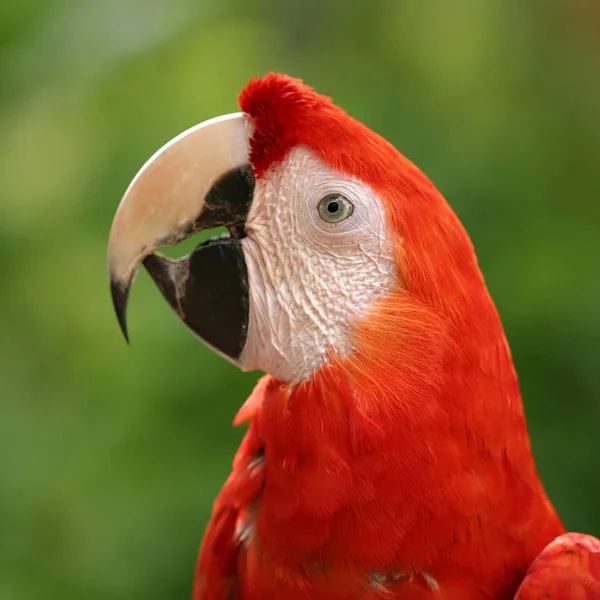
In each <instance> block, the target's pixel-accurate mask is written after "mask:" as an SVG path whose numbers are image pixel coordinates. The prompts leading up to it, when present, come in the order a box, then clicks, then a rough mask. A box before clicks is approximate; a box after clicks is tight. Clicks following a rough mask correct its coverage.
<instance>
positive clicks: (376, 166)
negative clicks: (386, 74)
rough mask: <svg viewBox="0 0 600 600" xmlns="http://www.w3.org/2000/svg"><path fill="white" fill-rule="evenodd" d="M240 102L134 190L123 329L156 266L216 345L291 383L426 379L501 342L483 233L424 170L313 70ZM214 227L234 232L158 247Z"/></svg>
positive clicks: (114, 241) (189, 135)
mask: <svg viewBox="0 0 600 600" xmlns="http://www.w3.org/2000/svg"><path fill="white" fill-rule="evenodd" d="M239 103H240V107H241V111H242V112H240V113H235V114H230V115H225V116H222V117H218V118H215V119H211V120H208V121H205V122H203V123H201V124H199V125H197V126H195V127H192V128H191V129H189V130H187V131H185V132H183V133H182V134H180V135H179V136H177V137H176V138H174V139H173V140H171V141H170V142H168V143H167V144H166V145H165V146H163V147H162V148H161V149H160V150H159V151H158V152H156V154H154V156H152V158H150V159H149V160H148V162H147V163H146V164H145V165H144V166H143V167H142V169H141V170H140V171H139V173H138V174H137V175H136V177H135V178H134V180H133V181H132V183H131V184H130V185H129V187H128V189H127V191H126V192H125V195H124V197H123V199H122V201H121V204H120V206H119V208H118V211H117V213H116V216H115V218H114V222H113V225H112V230H111V233H110V240H109V247H108V272H109V277H110V282H111V290H112V297H113V301H114V305H115V309H116V313H117V316H118V319H119V322H120V324H121V327H122V329H123V332H124V333H125V336H126V337H127V329H126V308H127V301H128V296H129V290H130V286H131V284H132V282H133V280H134V277H135V275H136V272H137V271H138V269H139V267H140V266H141V265H142V264H143V265H144V266H145V268H146V269H147V270H148V272H149V274H150V276H151V277H152V279H153V280H154V282H155V283H156V284H157V286H158V287H159V289H160V291H161V292H162V294H163V296H164V297H165V298H166V300H167V301H168V303H169V304H170V306H171V307H172V308H173V310H175V312H176V313H177V315H178V316H179V318H180V319H181V320H182V321H183V322H184V323H185V324H186V326H187V327H188V328H189V329H190V330H191V331H192V332H193V333H194V334H195V335H196V336H198V337H199V338H200V339H201V340H202V341H203V342H204V343H205V344H206V345H208V346H209V347H211V348H212V349H213V350H215V351H216V352H218V353H220V354H221V355H222V356H224V357H225V358H227V359H228V360H229V361H231V362H233V363H234V364H235V365H237V366H238V367H239V368H241V369H242V370H244V371H249V370H261V371H265V372H266V373H269V374H270V375H272V376H273V377H275V378H276V379H278V380H279V381H282V382H289V383H292V384H297V383H299V382H304V381H308V380H311V379H312V378H313V377H314V376H315V375H316V374H317V373H323V372H324V370H327V369H331V368H334V367H336V366H337V367H338V368H341V369H342V370H343V371H344V373H345V374H346V376H347V375H348V374H349V373H351V372H354V374H355V376H356V377H357V378H360V376H361V374H362V375H363V376H364V375H368V374H369V373H372V372H373V369H375V370H376V371H377V373H378V374H379V377H378V385H379V386H381V385H382V382H381V377H380V374H381V371H382V369H384V370H385V372H386V376H385V378H384V379H385V381H386V382H390V385H392V383H393V385H397V384H398V382H399V380H401V381H402V382H403V383H402V384H403V385H406V386H408V387H410V388H413V389H417V388H419V389H423V388H427V387H430V386H431V385H434V386H435V385H440V384H441V377H440V376H439V373H440V372H441V371H442V370H443V369H442V368H441V367H442V366H443V365H442V363H443V362H444V361H446V362H448V360H447V359H448V352H449V351H450V353H452V348H454V354H456V352H457V351H458V350H463V351H467V352H468V351H469V350H472V351H475V348H477V352H480V351H481V347H482V343H483V346H484V351H485V352H487V354H488V355H489V357H490V358H491V359H492V360H493V359H494V358H497V357H498V355H499V354H502V352H504V350H503V346H505V342H504V341H503V340H504V336H503V332H502V328H501V325H500V323H499V320H498V319H497V315H496V312H495V309H494V306H493V304H492V303H491V300H490V299H489V297H488V295H487V290H486V288H485V285H484V283H483V280H482V277H481V274H480V272H479V269H478V266H477V261H476V258H475V254H474V252H473V248H472V245H471V243H470V240H469V238H468V236H467V234H466V232H465V231H464V229H463V227H462V226H461V224H460V222H459V220H458V218H457V217H456V216H455V214H454V213H453V211H452V210H451V208H450V207H449V205H448V204H447V203H446V201H445V200H444V199H443V197H442V196H441V194H440V193H439V192H438V191H437V189H436V188H435V187H434V186H433V184H432V183H431V182H430V181H429V180H428V179H427V178H426V177H425V175H423V173H422V172H421V171H420V170H419V169H418V168H417V167H415V166H414V165H413V164H412V163H411V162H410V161H409V160H408V159H406V158H405V157H404V156H403V155H402V154H400V152H398V150H396V149H395V148H394V147H393V146H392V145H391V144H390V143H388V142H387V141H386V140H385V139H383V138H382V137H380V136H379V135H378V134H376V133H375V132H373V131H372V130H370V129H369V128H368V127H366V126H365V125H363V124H362V123H360V122H358V121H357V120H355V119H353V118H352V117H350V116H349V115H348V114H347V113H346V112H345V111H344V110H342V109H341V108H339V107H338V106H336V105H335V104H334V103H333V102H332V101H331V100H330V99H329V98H327V97H325V96H322V95H319V94H317V93H316V92H315V91H314V90H313V89H311V88H310V87H308V86H307V85H305V84H303V83H302V82H301V81H300V80H297V79H293V78H291V77H288V76H284V75H279V74H269V75H266V76H265V77H263V78H257V79H253V80H251V81H250V82H249V83H248V85H247V86H246V88H245V89H244V90H243V91H242V93H241V94H240V96H239ZM217 226H225V227H227V229H228V233H227V234H225V235H223V236H221V237H218V238H213V239H211V240H209V241H207V242H205V243H203V244H200V245H199V246H198V247H197V248H196V249H195V250H194V251H193V252H191V254H189V255H188V256H186V257H184V258H182V259H179V260H171V259H169V258H166V257H164V256H162V255H161V254H159V253H158V252H156V250H157V249H159V248H160V247H161V246H171V245H174V244H176V243H178V242H180V241H181V240H184V239H185V238H187V237H189V236H191V235H193V234H194V233H196V232H198V231H201V230H205V229H211V228H215V227H217ZM465 332H468V335H466V333H465ZM367 383H368V382H367ZM384 387H385V386H384Z"/></svg>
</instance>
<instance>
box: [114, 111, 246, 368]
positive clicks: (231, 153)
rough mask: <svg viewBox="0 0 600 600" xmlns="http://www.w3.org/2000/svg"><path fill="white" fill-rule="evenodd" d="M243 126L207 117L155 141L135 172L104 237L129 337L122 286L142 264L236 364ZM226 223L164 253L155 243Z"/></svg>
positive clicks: (242, 330)
mask: <svg viewBox="0 0 600 600" xmlns="http://www.w3.org/2000/svg"><path fill="white" fill-rule="evenodd" d="M249 133H250V132H249V124H248V123H247V121H246V118H245V117H244V115H243V114H240V113H237V114H233V115H226V116H224V117H219V118H217V119H211V120H210V121H206V122H204V123H201V124H200V125H197V126H196V127H193V128H191V129H189V130H188V131H185V132H184V133H182V134H181V135H179V136H178V137H176V138H175V139H174V140H171V141H170V142H168V143H167V144H166V145H165V146H163V147H162V148H161V149H160V150H159V151H158V152H157V153H156V154H155V155H154V156H153V157H152V158H151V159H150V160H149V161H148V162H147V163H146V164H145V165H144V166H143V167H142V169H141V170H140V171H139V173H138V174H137V175H136V176H135V178H134V179H133V181H132V182H131V184H130V185H129V187H128V188H127V191H126V192H125V195H124V196H123V199H122V200H121V204H120V205H119V208H118V210H117V213H116V215H115V218H114V221H113V225H112V228H111V232H110V239H109V244H108V273H109V278H110V284H111V293H112V298H113V303H114V306H115V310H116V313H117V318H118V320H119V323H120V325H121V329H122V331H123V334H124V335H125V337H126V338H127V339H128V334H127V322H126V311H127V303H128V299H129V291H130V288H131V284H132V283H133V280H134V278H135V275H136V273H137V271H138V270H139V267H140V265H141V264H142V263H143V264H144V266H145V267H146V269H147V270H148V272H149V273H150V276H151V277H152V279H153V280H154V282H155V283H156V284H157V286H158V288H159V289H160V291H161V292H162V294H163V296H164V297H165V298H166V300H167V301H168V302H169V304H170V305H171V307H172V308H173V310H175V312H176V313H177V315H178V316H179V318H180V319H181V320H182V321H183V322H184V323H185V324H186V325H187V327H189V329H191V330H192V331H193V332H194V333H195V334H196V335H197V336H198V337H200V339H202V341H203V342H205V343H206V344H207V345H208V346H210V347H212V348H213V349H214V350H216V351H218V352H219V353H221V354H223V355H224V356H225V357H226V358H228V359H229V360H232V361H234V362H235V361H237V359H238V358H239V356H240V354H241V352H242V350H243V349H244V345H245V342H246V335H247V329H248V275H247V271H246V264H245V261H244V255H243V252H242V245H241V243H240V238H241V237H243V236H244V224H245V220H246V217H247V215H248V210H249V208H250V204H251V201H252V196H253V193H254V177H253V175H252V171H251V168H250V165H249V158H248V157H249ZM223 225H224V226H226V227H227V228H228V229H229V234H228V235H226V236H222V237H220V238H216V239H212V240H209V241H208V242H205V243H204V244H201V245H200V246H198V247H197V248H196V249H195V250H194V251H193V252H192V253H191V254H189V255H188V256H186V257H184V258H182V259H179V260H171V259H168V258H166V257H164V256H161V255H160V254H158V253H156V252H155V250H156V249H157V248H159V247H161V246H173V245H175V244H177V243H178V242H180V241H182V240H184V239H186V238H188V237H190V236H191V235H193V234H194V233H196V232H198V231H202V230H206V229H212V228H214V227H218V226H223Z"/></svg>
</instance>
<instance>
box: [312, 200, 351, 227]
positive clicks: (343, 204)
mask: <svg viewBox="0 0 600 600" xmlns="http://www.w3.org/2000/svg"><path fill="white" fill-rule="evenodd" d="M353 211H354V206H353V204H352V202H350V200H348V199H347V198H344V196H342V195H341V194H328V195H327V196H325V198H323V199H322V200H321V201H320V202H319V216H320V217H321V219H323V221H327V223H339V222H340V221H343V220H345V219H347V218H348V217H349V216H350V215H351V214H352V212H353Z"/></svg>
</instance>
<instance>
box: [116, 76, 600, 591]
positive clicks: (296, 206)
mask: <svg viewBox="0 0 600 600" xmlns="http://www.w3.org/2000/svg"><path fill="white" fill-rule="evenodd" d="M238 102H239V108H240V111H239V112H236V113H231V114H226V115H224V116H221V117H216V118H214V119H209V120H207V121H204V122H202V123H200V124H198V125H195V126H193V127H191V128H190V129H188V130H186V131H184V132H183V133H181V134H180V135H178V136H177V137H175V138H174V139H172V140H171V141H169V142H168V143H166V144H165V145H164V146H163V147H162V148H160V149H159V150H158V151H157V152H156V153H155V154H154V155H153V156H152V157H151V158H150V159H149V160H148V161H147V162H146V163H145V164H144V165H143V167H142V168H141V169H140V170H139V172H138V173H137V175H136V176H135V177H134V179H133V180H132V181H131V183H130V184H129V187H127V189H126V191H125V194H124V196H123V197H122V199H121V202H120V204H119V206H118V208H117V211H116V213H115V216H114V220H113V223H112V227H111V230H110V234H109V239H108V251H107V268H108V278H109V280H110V290H111V295H112V300H113V304H114V308H115V311H116V315H117V318H118V321H119V324H120V327H121V329H122V331H123V333H124V335H125V337H126V339H127V340H129V334H128V330H127V319H126V315H127V306H128V300H129V292H130V289H131V285H132V283H133V280H134V278H135V276H136V274H137V273H138V271H139V269H140V268H141V266H142V265H143V266H144V268H145V269H146V271H147V272H148V273H149V275H150V277H151V278H152V280H153V281H154V282H155V284H156V286H157V287H158V289H159V291H160V292H161V294H162V295H163V297H164V298H165V300H166V301H167V303H168V304H169V305H170V307H171V308H172V309H173V310H174V312H175V313H176V315H177V316H178V317H179V319H180V320H181V321H182V322H183V323H184V324H185V326H186V327H187V328H188V329H189V330H190V331H191V332H192V333H193V334H194V335H195V336H196V337H197V338H199V339H200V340H201V341H202V342H203V343H204V344H205V345H206V346H208V347H209V348H210V349H211V350H213V351H214V352H216V353H217V354H219V355H220V356H221V357H223V358H224V359H225V360H227V361H229V362H230V363H232V364H233V365H235V366H236V367H237V368H239V369H241V370H242V371H245V372H248V371H259V372H261V373H262V375H261V378H260V379H259V380H258V383H257V384H256V386H255V388H254V390H253V392H252V393H251V395H250V396H249V398H248V399H247V400H246V401H245V402H243V403H241V408H240V410H239V412H238V414H237V416H236V417H235V419H234V425H246V426H247V429H246V432H245V435H244V437H243V440H242V442H241V445H240V447H239V449H238V451H237V453H236V455H235V457H234V459H233V466H232V470H231V473H230V475H229V476H228V478H227V479H226V481H225V483H224V485H223V487H222V489H221V491H220V493H219V494H218V496H217V498H216V500H215V502H214V505H213V511H212V516H211V517H210V520H209V522H208V525H207V527H206V530H205V534H204V538H203V541H202V543H201V547H200V552H199V556H198V560H197V567H196V571H195V575H194V577H193V585H192V592H191V593H192V596H193V599H194V600H358V599H365V600H394V599H398V600H400V599H401V600H426V599H432V600H435V599H444V600H475V599H478V600H485V599H489V600H509V599H510V600H513V599H514V600H542V599H555V600H567V599H571V600H600V540H598V539H597V538H595V537H593V536H592V535H587V534H583V533H567V532H566V529H565V527H564V525H563V524H562V522H561V520H560V518H559V516H558V515H557V512H556V510H555V508H554V507H553V505H552V503H551V501H550V500H549V498H548V496H547V494H546V491H545V489H544V487H543V484H542V482H541V480H540V477H539V475H538V472H537V468H536V465H535V462H534V458H533V454H532V450H531V444H530V438H529V434H528V429H527V424H526V420H525V416H524V409H523V402H522V397H521V392H520V388H519V383H518V379H517V374H516V370H515V366H514V364H513V360H512V358H511V352H510V349H509V346H508V343H507V338H506V336H505V332H504V329H503V326H502V322H501V320H500V317H499V313H498V311H497V309H496V307H495V305H494V302H493V300H492V299H491V297H490V294H489V292H488V289H487V287H486V283H485V281H484V278H483V275H482V272H481V270H480V268H479V265H478V261H477V257H476V254H475V250H474V247H473V244H472V242H471V240H470V238H469V236H468V234H467V232H466V230H465V228H464V227H463V225H462V224H461V222H460V220H459V218H458V217H457V215H456V214H455V212H454V211H453V210H452V208H451V207H450V205H449V204H448V202H447V201H446V200H445V199H444V197H443V196H442V194H441V192H440V191H438V189H437V188H436V187H435V186H434V184H433V183H432V182H431V181H430V180H429V179H428V178H427V177H426V175H425V174H424V173H423V172H422V171H421V170H420V169H419V168H418V167H417V166H415V165H414V164H413V163H412V162H411V161H410V160H409V159H407V158H406V157H405V156H404V155H403V154H401V153H400V152H399V151H398V150H397V149H396V148H395V147H394V146H393V145H392V144H391V143H389V142H388V141H387V140H386V139H384V138H383V137H381V136H380V135H379V134H378V133H376V132H375V131H373V130H372V129H370V128H369V127H367V126H366V125H365V124H363V123H362V122H360V121H358V120H356V119H354V118H353V117H351V116H350V115H349V114H348V113H347V112H346V111H345V110H344V109H342V108H341V107H340V106H338V105H337V104H335V103H334V102H333V100H332V99H331V98H329V97H328V96H324V95H321V94H319V93H318V92H316V91H315V90H314V89H313V88H312V87H310V86H309V85H307V84H305V83H304V82H303V81H302V80H300V79H296V78H293V77H291V76H288V75H284V74H281V73H272V72H271V73H268V74H266V75H263V76H261V77H254V78H252V79H251V80H250V81H249V82H248V83H247V84H246V86H245V87H244V89H243V90H242V91H241V93H240V94H239V97H238ZM217 227H222V228H225V230H226V232H225V233H224V234H222V235H218V236H213V237H212V238H210V239H208V240H207V241H205V242H203V243H201V244H199V245H198V246H197V247H196V248H195V249H194V250H193V251H192V252H190V253H189V254H188V255H187V256H184V257H182V258H177V259H172V258H168V257H166V256H164V255H163V254H161V253H160V252H159V251H158V250H159V249H160V248H161V247H169V246H174V245H176V244H177V243H179V242H181V241H182V240H185V239H187V238H189V237H191V236H192V235H194V234H195V233H197V232H200V231H208V230H211V229H215V228H217Z"/></svg>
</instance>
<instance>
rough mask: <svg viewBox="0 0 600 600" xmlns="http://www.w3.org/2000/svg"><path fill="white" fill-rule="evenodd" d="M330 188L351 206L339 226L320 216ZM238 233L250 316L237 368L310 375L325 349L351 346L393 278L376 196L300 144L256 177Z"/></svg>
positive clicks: (297, 377)
mask: <svg viewBox="0 0 600 600" xmlns="http://www.w3.org/2000/svg"><path fill="white" fill-rule="evenodd" d="M332 193H337V194H341V195H342V196H344V197H345V198H347V199H348V200H349V201H350V202H351V203H352V205H353V211H352V214H351V215H350V216H349V217H348V218H347V219H345V220H342V221H340V222H338V223H329V222H327V221H326V220H324V219H323V218H322V217H321V216H320V214H319V209H318V207H319V202H320V201H321V199H322V198H324V197H325V196H327V195H328V194H332ZM246 234H247V237H246V238H244V239H243V240H242V246H243V251H244V256H245V259H246V265H247V268H248V277H249V286H250V320H249V327H248V338H247V342H246V346H245V348H244V351H243V352H242V355H241V357H240V359H239V362H238V364H239V365H240V367H241V368H242V369H243V370H245V371H251V370H261V371H266V372H267V373H269V374H271V375H272V376H274V377H276V378H277V379H280V380H282V381H288V382H292V383H296V382H299V381H302V380H304V379H306V378H308V377H310V375H311V374H312V373H313V372H314V371H315V370H317V369H318V368H319V367H320V366H321V365H322V364H323V363H324V362H325V361H326V360H327V352H328V351H329V352H332V351H333V352H336V353H339V354H340V355H342V356H343V355H347V354H348V353H350V352H351V351H352V342H351V334H352V327H353V324H354V323H355V322H356V320H357V319H358V318H360V317H362V316H364V315H365V314H366V313H367V312H368V309H369V307H370V306H372V304H373V301H374V300H375V299H376V298H377V297H379V296H381V295H382V294H385V293H386V292H387V291H389V290H390V289H391V288H392V287H394V286H395V284H396V263H395V257H394V250H393V244H392V241H391V235H390V233H389V231H388V230H387V224H386V218H385V213H384V207H383V204H382V202H381V200H380V199H379V198H378V197H377V196H376V195H375V194H374V192H373V191H371V190H370V188H368V187H367V186H366V185H364V184H362V183H360V182H359V181H358V180H356V179H353V178H351V177H348V176H346V175H342V174H340V173H337V172H334V171H332V170H331V169H330V168H329V167H328V166H326V165H325V164H324V163H323V162H321V161H320V160H319V159H318V158H317V157H316V156H315V155H314V154H313V153H312V152H311V151H309V150H307V149H305V148H295V149H294V150H292V151H291V152H290V154H289V155H288V156H287V158H286V159H285V161H284V162H283V163H281V164H280V165H278V166H277V167H275V168H274V169H273V170H272V171H270V172H269V173H268V175H267V177H266V178H265V179H261V180H258V181H257V182H256V188H255V192H254V199H253V201H252V206H251V209H250V214H249V215H248V219H247V222H246Z"/></svg>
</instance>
